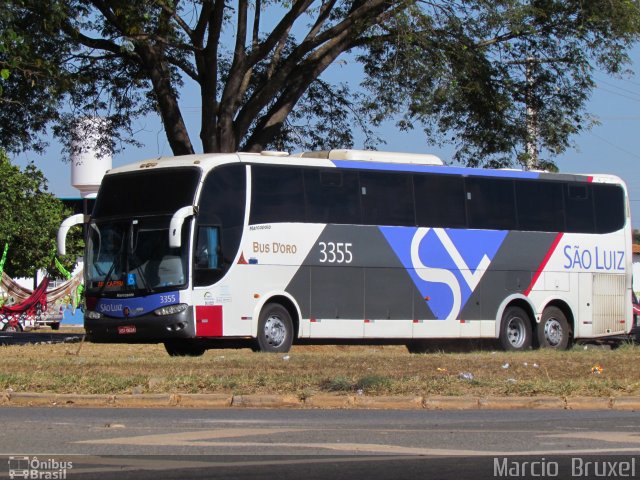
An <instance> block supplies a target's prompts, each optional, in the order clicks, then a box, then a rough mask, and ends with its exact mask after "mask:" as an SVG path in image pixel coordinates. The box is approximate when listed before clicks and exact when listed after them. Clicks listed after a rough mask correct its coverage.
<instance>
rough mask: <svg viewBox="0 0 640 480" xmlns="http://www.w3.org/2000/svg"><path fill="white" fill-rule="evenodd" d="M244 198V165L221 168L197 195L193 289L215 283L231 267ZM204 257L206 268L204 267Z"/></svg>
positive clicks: (237, 242)
mask: <svg viewBox="0 0 640 480" xmlns="http://www.w3.org/2000/svg"><path fill="white" fill-rule="evenodd" d="M245 196H246V175H245V166H244V165H229V166H222V167H219V168H216V169H215V170H212V171H211V172H210V173H209V174H208V175H207V178H206V179H205V181H204V185H203V187H202V193H201V194H200V201H199V212H198V217H197V218H198V234H197V238H196V250H195V252H194V255H195V259H194V260H195V269H194V282H195V284H196V285H210V284H212V283H214V282H215V281H217V280H218V279H220V278H221V277H222V276H223V275H224V273H225V272H226V271H227V270H228V268H229V266H230V265H231V264H232V263H233V260H234V258H235V256H236V253H237V251H238V248H239V247H240V240H241V239H242V228H243V224H244V206H245ZM214 240H215V247H214ZM205 256H206V258H207V262H208V263H206V264H204V263H203V258H204V257H205ZM213 259H215V262H213ZM213 263H215V267H214V266H212V265H213Z"/></svg>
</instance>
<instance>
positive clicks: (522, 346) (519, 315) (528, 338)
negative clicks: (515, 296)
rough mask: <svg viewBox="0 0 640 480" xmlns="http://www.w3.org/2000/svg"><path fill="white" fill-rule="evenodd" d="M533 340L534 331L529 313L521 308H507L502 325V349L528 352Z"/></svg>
mask: <svg viewBox="0 0 640 480" xmlns="http://www.w3.org/2000/svg"><path fill="white" fill-rule="evenodd" d="M532 340H533V330H532V328H531V319H530V318H529V315H527V312H525V311H524V310H523V309H522V308H520V307H515V306H512V307H507V308H506V310H505V311H504V314H503V315H502V323H501V324H500V344H501V345H502V348H504V349H505V350H510V351H520V350H527V349H529V348H531V344H532Z"/></svg>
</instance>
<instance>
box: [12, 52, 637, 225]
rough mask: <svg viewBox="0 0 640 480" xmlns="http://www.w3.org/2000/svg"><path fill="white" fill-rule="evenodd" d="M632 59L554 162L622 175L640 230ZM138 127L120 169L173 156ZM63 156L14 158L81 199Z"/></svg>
mask: <svg viewBox="0 0 640 480" xmlns="http://www.w3.org/2000/svg"><path fill="white" fill-rule="evenodd" d="M631 59H632V65H631V67H630V68H631V69H632V70H636V71H637V72H636V73H634V74H633V75H630V76H624V77H622V78H614V77H610V76H608V75H606V74H604V73H596V75H595V80H596V84H597V87H596V88H595V90H594V92H593V95H592V98H591V100H590V102H589V104H588V107H587V111H588V112H589V113H590V114H591V115H592V116H593V117H594V118H595V119H597V120H598V121H599V123H600V124H599V125H596V126H594V127H593V128H592V129H591V130H589V131H585V132H583V133H582V134H580V135H579V136H576V137H574V142H575V144H576V147H575V148H573V149H570V150H567V151H566V152H565V153H564V154H563V155H561V156H560V157H557V158H555V159H554V160H555V161H556V163H557V165H558V167H559V168H560V171H561V172H564V173H587V174H590V173H608V174H614V175H617V176H619V177H621V178H622V179H623V180H624V181H625V182H626V184H627V187H628V189H629V198H630V202H631V215H632V223H633V227H634V228H640V174H639V173H640V172H638V167H640V148H639V147H640V46H637V47H636V48H634V49H633V50H632V51H631ZM344 72H345V73H344V75H349V74H351V75H352V74H353V73H352V72H353V70H351V69H345V70H344ZM350 72H351V73H350ZM332 75H333V76H338V77H339V76H340V70H334V72H333V73H332ZM346 80H347V79H344V78H342V79H341V78H338V79H337V81H346ZM354 81H357V79H354ZM183 97H184V102H183V103H184V106H183V115H184V117H185V121H186V123H187V126H188V128H189V130H190V133H191V134H192V138H193V141H194V143H196V149H197V148H198V145H197V141H198V140H199V138H198V135H197V133H198V123H199V115H200V107H199V104H198V100H197V95H193V96H192V97H190V96H189V94H186V95H183ZM136 126H137V127H138V128H139V129H140V132H139V134H138V136H137V138H138V140H139V141H140V142H141V143H143V147H141V148H134V147H128V148H126V149H125V150H124V151H123V152H122V153H120V154H118V155H116V156H114V158H113V166H114V167H115V166H119V165H124V164H127V163H131V162H134V161H138V160H143V159H147V158H153V157H157V156H159V155H171V154H172V153H171V149H170V148H169V146H168V143H167V140H166V137H165V134H164V132H163V130H162V126H161V123H160V121H159V119H158V118H155V117H148V118H145V119H142V120H140V121H138V122H137V125H136ZM377 133H378V135H379V136H380V137H381V138H382V139H384V140H385V141H386V145H382V146H380V147H378V148H379V149H380V150H387V151H393V152H412V153H433V154H436V155H438V156H440V158H442V159H443V160H444V161H445V163H447V162H448V161H449V159H450V158H451V156H452V153H453V150H452V149H447V148H442V149H440V148H433V147H429V146H428V145H427V144H426V141H425V137H424V134H423V133H422V131H421V130H419V129H418V130H414V131H412V132H399V131H398V130H397V129H396V128H395V127H394V126H393V124H387V125H384V126H383V127H381V128H380V129H378V130H377ZM354 148H362V145H355V146H354ZM61 158H62V154H61V151H60V147H59V145H57V144H55V143H53V142H52V144H51V146H50V148H48V149H47V150H46V152H45V154H43V155H38V154H35V153H32V152H28V153H24V154H21V155H19V156H17V157H14V162H15V163H17V164H18V165H21V166H24V165H26V164H27V163H28V162H29V161H33V162H34V163H35V164H36V165H37V166H38V167H39V168H40V169H41V170H42V171H43V172H44V174H45V176H46V177H47V179H48V182H49V190H50V191H52V192H53V193H54V194H55V195H56V196H58V197H61V198H79V196H80V193H79V191H78V190H77V189H75V188H74V187H73V186H72V185H71V166H70V164H69V163H66V162H64V161H63V160H61Z"/></svg>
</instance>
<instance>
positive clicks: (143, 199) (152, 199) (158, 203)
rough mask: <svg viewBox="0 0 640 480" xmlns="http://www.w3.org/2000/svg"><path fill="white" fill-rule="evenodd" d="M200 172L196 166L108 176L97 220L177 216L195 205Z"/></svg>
mask: <svg viewBox="0 0 640 480" xmlns="http://www.w3.org/2000/svg"><path fill="white" fill-rule="evenodd" d="M199 180H200V170H199V169H197V168H192V167H184V168H171V169H157V170H142V171H137V172H126V173H116V174H112V175H106V176H105V177H104V179H103V181H102V184H101V186H100V191H99V192H98V198H97V199H96V204H95V207H94V209H93V215H92V216H93V218H100V219H102V218H106V217H134V216H143V215H152V214H169V215H173V214H174V213H175V212H176V211H177V210H178V209H179V208H182V207H186V206H187V205H193V201H194V197H195V193H196V187H197V185H198V181H199Z"/></svg>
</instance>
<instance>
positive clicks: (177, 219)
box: [169, 205, 196, 248]
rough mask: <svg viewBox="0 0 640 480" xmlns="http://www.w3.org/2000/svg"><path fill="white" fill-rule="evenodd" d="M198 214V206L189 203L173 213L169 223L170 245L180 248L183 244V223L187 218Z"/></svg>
mask: <svg viewBox="0 0 640 480" xmlns="http://www.w3.org/2000/svg"><path fill="white" fill-rule="evenodd" d="M195 214H196V207H195V206H193V205H189V206H187V207H182V208H180V209H178V211H176V213H174V214H173V217H171V223H169V247H171V248H180V246H181V245H182V224H183V223H184V220H185V218H187V217H190V216H192V215H195Z"/></svg>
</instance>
